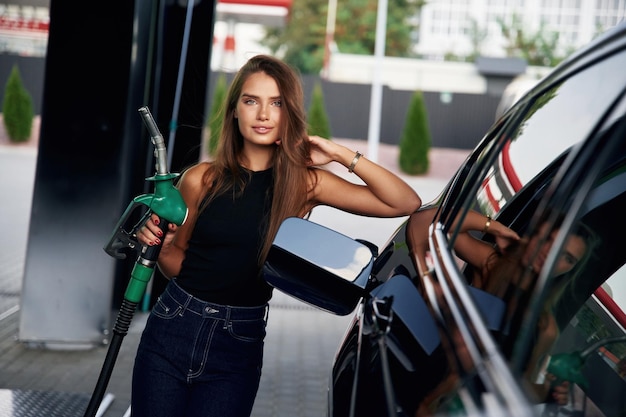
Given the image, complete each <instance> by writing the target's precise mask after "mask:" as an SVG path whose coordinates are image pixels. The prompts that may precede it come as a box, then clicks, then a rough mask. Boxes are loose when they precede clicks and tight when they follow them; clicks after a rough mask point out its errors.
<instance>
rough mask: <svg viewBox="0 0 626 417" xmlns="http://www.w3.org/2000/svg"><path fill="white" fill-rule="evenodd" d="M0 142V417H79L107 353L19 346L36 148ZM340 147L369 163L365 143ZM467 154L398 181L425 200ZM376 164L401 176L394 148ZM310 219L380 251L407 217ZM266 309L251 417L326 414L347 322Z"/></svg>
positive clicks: (436, 156)
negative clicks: (330, 378) (263, 343)
mask: <svg viewBox="0 0 626 417" xmlns="http://www.w3.org/2000/svg"><path fill="white" fill-rule="evenodd" d="M1 136H2V135H1V134H0V195H2V196H3V197H2V202H3V203H2V215H1V216H0V230H1V231H2V237H1V238H0V417H17V416H20V417H22V416H37V417H44V416H45V417H54V416H63V417H71V416H82V415H83V413H84V409H85V408H84V407H85V406H86V405H87V402H88V400H89V398H90V396H91V393H92V392H93V389H94V387H95V385H96V381H97V379H98V375H99V374H100V370H101V367H102V364H103V362H104V359H105V356H106V353H107V349H108V348H107V347H106V346H103V347H96V348H93V349H88V350H52V349H47V348H41V347H39V348H37V347H33V346H27V345H25V344H23V343H20V342H19V341H18V339H17V336H18V326H19V314H20V310H19V308H20V295H21V288H22V287H21V279H22V276H23V273H24V262H25V256H26V249H27V236H28V225H29V220H30V203H31V198H32V192H33V182H34V173H35V165H36V157H37V150H36V146H35V145H33V142H30V143H28V144H24V145H11V144H7V143H6V141H4V142H3V141H2V138H1ZM34 143H36V142H34ZM341 143H344V144H346V145H347V146H349V147H351V148H352V149H355V150H360V151H361V152H363V153H364V154H365V155H366V156H367V155H368V152H367V151H368V150H367V143H366V142H364V141H352V140H341ZM466 155H467V152H466V151H458V150H449V149H433V150H432V151H431V154H430V161H431V170H430V172H429V173H428V175H425V176H419V177H407V176H403V177H404V178H405V179H406V180H407V182H409V184H411V186H413V187H414V188H415V189H416V190H417V191H418V193H420V195H421V196H422V198H423V199H424V201H429V200H431V199H432V198H434V197H435V196H436V195H437V194H438V193H439V192H440V191H441V189H442V188H443V186H444V185H445V183H446V182H447V180H448V179H449V178H450V177H451V175H452V174H453V173H454V171H455V170H456V168H457V167H458V166H459V165H460V164H461V162H462V161H463V160H464V158H465V156H466ZM377 159H378V162H380V163H381V164H383V165H385V166H387V167H388V168H389V169H391V170H392V171H395V172H398V170H397V164H396V161H397V149H396V147H393V146H388V145H381V146H380V148H379V155H378V158H377ZM343 171H345V169H343V170H341V171H337V172H343ZM342 175H344V174H342ZM352 178H353V177H352ZM311 220H313V221H317V222H318V223H322V224H325V225H327V226H329V227H331V228H334V229H336V230H338V231H340V232H343V233H345V234H347V235H349V236H352V237H355V238H357V237H358V238H364V239H368V240H370V241H372V242H373V243H376V244H378V245H379V246H382V245H383V244H384V243H385V241H386V238H387V237H388V236H389V234H390V233H391V231H393V229H395V227H397V225H399V224H400V223H401V222H402V221H403V220H404V219H369V218H368V219H364V218H361V217H358V216H350V215H345V214H343V213H339V212H335V211H333V210H332V209H326V208H318V209H316V210H315V212H314V213H313V215H312V217H311ZM106 238H107V237H103V239H106ZM103 256H106V255H103ZM271 306H272V307H271V313H270V320H269V325H268V336H267V339H266V350H265V355H266V356H265V364H264V372H263V377H262V380H261V388H260V391H259V395H258V398H257V402H256V404H255V407H254V410H253V417H270V416H272V417H298V416H311V417H313V416H315V417H319V416H323V415H325V401H326V386H327V378H328V372H329V370H330V365H331V363H332V358H333V355H334V353H335V349H336V348H337V346H338V344H339V343H340V340H341V337H342V334H343V332H344V331H345V329H346V327H347V324H348V322H349V320H350V318H351V317H350V316H348V317H338V316H333V315H330V314H328V313H324V312H322V311H319V310H315V309H313V308H310V307H308V306H306V305H304V304H302V303H300V302H299V301H296V300H294V299H292V298H290V297H287V296H285V295H283V294H281V293H278V292H277V293H276V294H275V297H274V299H273V300H272V303H271ZM115 314H116V313H115V312H112V315H115ZM145 318H146V313H143V312H138V313H137V314H136V315H135V317H134V319H133V322H132V325H131V329H130V331H129V334H128V335H127V336H126V337H125V338H124V340H123V343H122V346H121V349H120V353H119V356H118V358H117V361H116V362H115V367H114V370H113V373H112V375H111V379H110V381H109V383H108V385H107V388H108V389H107V393H108V394H110V396H107V397H105V400H107V401H108V400H112V402H110V403H109V405H108V407H107V408H106V413H105V414H104V417H119V416H124V415H125V414H126V412H127V410H128V404H129V400H130V377H131V369H132V361H133V358H134V353H135V349H136V346H137V343H138V340H139V335H140V333H141V330H142V328H143V323H144V322H145Z"/></svg>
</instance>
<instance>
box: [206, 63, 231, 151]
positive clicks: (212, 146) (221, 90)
mask: <svg viewBox="0 0 626 417" xmlns="http://www.w3.org/2000/svg"><path fill="white" fill-rule="evenodd" d="M226 84H227V83H226V75H224V73H220V75H219V76H218V77H217V81H216V82H215V92H214V93H213V98H212V100H211V111H210V113H209V121H208V127H209V147H208V151H209V155H211V156H215V152H216V151H217V145H218V142H219V136H220V131H221V130H222V119H223V107H224V100H226V90H227V89H228V86H227V85H226Z"/></svg>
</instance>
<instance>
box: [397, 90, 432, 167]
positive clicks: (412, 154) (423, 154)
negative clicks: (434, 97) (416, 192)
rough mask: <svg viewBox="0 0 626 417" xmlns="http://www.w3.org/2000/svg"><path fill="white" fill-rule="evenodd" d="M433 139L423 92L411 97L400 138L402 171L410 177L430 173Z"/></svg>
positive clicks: (417, 92)
mask: <svg viewBox="0 0 626 417" xmlns="http://www.w3.org/2000/svg"><path fill="white" fill-rule="evenodd" d="M430 145H431V137H430V128H429V126H428V114H427V112H426V105H425V103H424V96H423V94H422V92H421V91H416V92H415V93H413V96H412V97H411V102H410V103H409V109H408V111H407V115H406V122H405V125H404V129H403V131H402V136H401V137H400V154H399V161H398V162H399V166H400V170H401V171H402V172H404V173H406V174H409V175H421V174H425V173H426V172H428V168H429V161H428V152H429V151H430Z"/></svg>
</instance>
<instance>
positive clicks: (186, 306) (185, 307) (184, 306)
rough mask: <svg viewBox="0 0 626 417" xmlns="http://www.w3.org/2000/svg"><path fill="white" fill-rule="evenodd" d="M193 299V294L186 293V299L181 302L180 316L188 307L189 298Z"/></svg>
mask: <svg viewBox="0 0 626 417" xmlns="http://www.w3.org/2000/svg"><path fill="white" fill-rule="evenodd" d="M192 299H193V296H191V295H187V299H186V300H185V303H184V304H183V309H182V310H181V312H180V316H181V317H182V315H183V313H184V312H185V311H186V310H187V308H188V307H189V303H190V302H191V300H192Z"/></svg>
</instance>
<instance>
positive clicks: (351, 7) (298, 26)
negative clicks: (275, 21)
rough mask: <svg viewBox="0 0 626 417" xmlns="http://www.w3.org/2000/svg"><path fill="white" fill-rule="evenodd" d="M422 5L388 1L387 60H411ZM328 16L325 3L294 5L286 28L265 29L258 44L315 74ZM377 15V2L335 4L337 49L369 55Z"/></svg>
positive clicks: (420, 0)
mask: <svg viewBox="0 0 626 417" xmlns="http://www.w3.org/2000/svg"><path fill="white" fill-rule="evenodd" d="M424 3H425V2H424V0H389V3H388V11H387V41H386V51H385V54H386V55H387V56H397V57H408V56H412V52H411V46H412V43H411V34H412V33H413V32H415V31H416V30H417V25H416V23H414V22H415V17H416V16H417V15H418V14H419V10H420V8H421V7H422V5H423V4H424ZM327 13H328V0H301V1H297V2H293V4H292V8H291V11H290V17H289V22H288V23H287V25H286V27H284V28H270V29H268V30H267V31H266V35H265V38H264V39H263V40H262V41H261V43H262V44H263V45H265V46H266V47H268V48H270V50H271V51H272V53H273V54H276V55H280V56H282V59H283V60H284V61H285V62H287V63H289V64H290V65H292V66H294V67H295V68H298V69H299V70H300V72H301V73H303V74H317V73H319V72H320V70H321V69H322V65H323V61H324V49H325V39H326V16H327ZM376 14H377V3H376V2H371V1H367V0H350V1H346V0H343V1H338V3H337V19H336V24H335V28H336V29H335V34H334V41H335V43H336V44H337V47H338V49H339V50H340V51H341V52H343V53H348V54H363V55H372V54H373V53H374V45H375V42H376V38H375V37H376Z"/></svg>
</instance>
